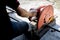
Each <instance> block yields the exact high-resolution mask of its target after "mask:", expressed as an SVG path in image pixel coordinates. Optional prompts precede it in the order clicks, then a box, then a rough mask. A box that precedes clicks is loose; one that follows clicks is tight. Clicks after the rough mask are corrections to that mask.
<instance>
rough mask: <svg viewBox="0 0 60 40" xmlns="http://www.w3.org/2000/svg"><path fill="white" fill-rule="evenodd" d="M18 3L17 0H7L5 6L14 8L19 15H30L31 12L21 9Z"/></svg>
mask: <svg viewBox="0 0 60 40" xmlns="http://www.w3.org/2000/svg"><path fill="white" fill-rule="evenodd" d="M19 5H20V3H19V2H18V1H17V0H8V1H7V6H9V7H11V8H12V9H14V10H15V11H16V12H17V14H18V15H20V16H22V17H31V16H32V14H31V13H29V12H27V11H26V10H24V9H22V8H21V7H20V6H19Z"/></svg>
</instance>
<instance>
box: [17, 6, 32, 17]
mask: <svg viewBox="0 0 60 40" xmlns="http://www.w3.org/2000/svg"><path fill="white" fill-rule="evenodd" d="M17 14H18V15H20V16H22V17H32V16H33V15H32V13H30V12H27V11H26V10H24V9H22V8H20V7H19V6H18V7H17Z"/></svg>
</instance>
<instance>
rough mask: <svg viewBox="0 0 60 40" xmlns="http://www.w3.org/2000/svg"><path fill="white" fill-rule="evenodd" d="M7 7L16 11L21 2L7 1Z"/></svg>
mask: <svg viewBox="0 0 60 40" xmlns="http://www.w3.org/2000/svg"><path fill="white" fill-rule="evenodd" d="M7 6H9V7H11V8H12V9H14V10H16V9H17V7H18V6H19V2H18V1H17V0H7Z"/></svg>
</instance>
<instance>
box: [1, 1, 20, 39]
mask: <svg viewBox="0 0 60 40" xmlns="http://www.w3.org/2000/svg"><path fill="white" fill-rule="evenodd" d="M6 5H7V6H9V7H11V8H13V9H14V10H16V9H17V7H18V6H19V3H18V1H17V0H0V40H3V39H4V40H11V38H13V37H15V36H16V34H19V31H17V32H14V31H13V28H12V25H11V22H10V19H9V16H8V13H7V11H6ZM1 38H2V39H1Z"/></svg>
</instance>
